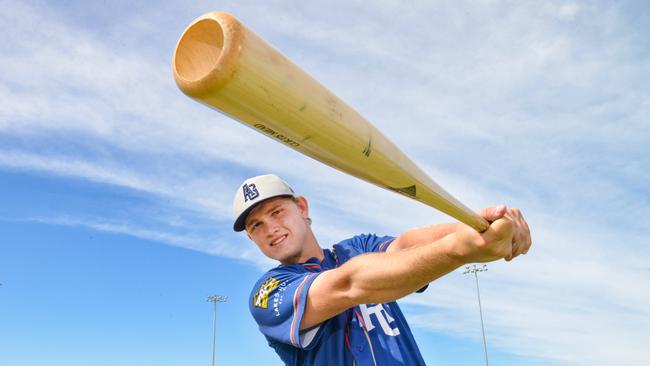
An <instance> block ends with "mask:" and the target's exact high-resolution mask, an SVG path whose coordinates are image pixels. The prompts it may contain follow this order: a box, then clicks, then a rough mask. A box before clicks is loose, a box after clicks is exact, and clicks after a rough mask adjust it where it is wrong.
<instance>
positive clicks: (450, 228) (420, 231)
mask: <svg viewBox="0 0 650 366" xmlns="http://www.w3.org/2000/svg"><path fill="white" fill-rule="evenodd" d="M456 229H458V224H457V223H453V224H439V225H431V226H426V227H420V228H415V229H410V230H408V231H405V232H404V233H403V234H402V235H400V236H399V237H398V238H397V239H396V240H395V242H394V243H393V244H391V246H390V247H388V248H389V250H388V251H389V252H393V251H398V250H403V249H408V248H412V247H416V246H419V245H423V244H428V243H431V242H434V241H438V240H440V239H442V238H444V237H445V236H447V235H449V234H451V233H453V232H455V231H456Z"/></svg>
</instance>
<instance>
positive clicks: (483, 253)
mask: <svg viewBox="0 0 650 366" xmlns="http://www.w3.org/2000/svg"><path fill="white" fill-rule="evenodd" d="M512 233H513V225H512V222H511V221H510V220H509V219H506V218H504V219H501V220H497V221H495V222H494V223H493V224H492V225H491V226H490V228H489V229H488V230H487V231H486V232H484V233H482V234H479V233H477V232H476V231H474V230H473V229H471V228H469V227H467V226H465V225H459V226H458V229H457V230H456V231H455V232H454V233H452V234H449V235H447V236H445V237H443V238H442V239H440V240H438V241H435V242H429V243H428V244H424V245H417V246H413V247H411V248H409V249H405V250H399V251H395V252H391V253H369V254H365V255H361V256H357V257H354V258H352V259H351V260H349V261H348V262H347V263H345V264H344V265H342V266H341V267H339V268H336V269H333V270H329V271H326V272H324V273H322V274H320V275H319V276H318V277H317V278H316V279H315V280H314V282H313V283H312V285H311V287H310V289H309V292H308V294H307V304H306V309H305V313H304V315H303V318H302V321H301V323H300V328H301V329H305V328H309V327H312V326H314V325H316V324H319V323H321V322H323V321H325V320H327V319H329V318H331V317H333V316H335V315H337V314H339V313H341V312H342V311H344V310H345V309H348V308H350V307H352V306H355V305H358V304H367V303H384V302H388V301H394V300H397V299H399V298H401V297H404V296H406V295H408V294H410V293H412V292H413V291H416V290H418V289H419V288H421V287H422V286H424V285H426V284H427V283H429V282H431V281H433V280H435V279H437V278H439V277H441V276H443V275H445V274H447V273H449V272H451V271H453V270H454V269H456V268H458V267H459V266H461V265H463V264H465V263H472V262H487V261H493V260H497V259H501V258H504V257H506V256H507V255H511V253H512Z"/></svg>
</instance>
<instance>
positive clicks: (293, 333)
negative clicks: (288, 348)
mask: <svg viewBox="0 0 650 366" xmlns="http://www.w3.org/2000/svg"><path fill="white" fill-rule="evenodd" d="M318 274H319V273H312V272H308V271H305V272H303V271H301V270H300V269H298V268H288V269H284V270H279V269H274V270H271V271H269V272H267V273H266V274H265V275H264V276H262V278H261V279H260V280H259V281H258V282H257V284H256V285H255V287H254V288H253V291H252V292H251V295H250V301H249V308H250V311H251V314H252V315H253V318H255V321H256V322H257V324H258V326H259V328H260V331H261V332H262V334H264V335H265V336H266V337H267V338H268V339H269V340H272V341H275V342H280V343H286V344H289V345H292V346H294V347H296V348H302V349H310V348H312V347H313V346H314V345H315V344H316V343H317V339H318V337H319V336H320V333H321V332H320V331H319V330H320V326H316V327H313V328H311V329H308V330H305V331H303V332H300V321H301V320H302V316H303V314H304V312H305V305H306V303H307V293H308V291H309V287H310V286H311V284H312V282H313V281H314V279H316V277H317V276H318Z"/></svg>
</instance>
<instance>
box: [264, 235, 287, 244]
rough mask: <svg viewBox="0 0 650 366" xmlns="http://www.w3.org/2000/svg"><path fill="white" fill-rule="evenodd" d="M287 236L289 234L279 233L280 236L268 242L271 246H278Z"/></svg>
mask: <svg viewBox="0 0 650 366" xmlns="http://www.w3.org/2000/svg"><path fill="white" fill-rule="evenodd" d="M287 236H289V234H284V235H281V236H279V237H277V238H275V239H274V240H273V241H271V243H269V245H270V246H271V247H275V246H278V245H280V244H282V242H284V239H286V238H287Z"/></svg>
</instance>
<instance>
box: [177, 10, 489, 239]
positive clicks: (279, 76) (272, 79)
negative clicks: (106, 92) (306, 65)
mask: <svg viewBox="0 0 650 366" xmlns="http://www.w3.org/2000/svg"><path fill="white" fill-rule="evenodd" d="M173 72H174V78H175V80H176V83H177V84H178V87H179V88H180V89H181V90H182V91H183V92H184V93H185V94H187V95H188V96H190V97H191V98H193V99H195V100H197V101H199V102H201V103H203V104H205V105H207V106H209V107H212V108H215V109H217V110H218V111H220V112H223V113H225V114H226V115H228V116H230V117H232V118H234V119H235V120H238V121H239V122H241V123H243V124H245V125H247V126H249V127H251V128H253V129H255V130H257V131H258V132H261V133H263V134H266V135H267V136H269V137H270V138H272V139H274V140H276V141H279V142H282V143H283V144H285V145H287V146H289V147H291V148H293V149H295V150H298V151H299V152H301V153H303V154H305V155H307V156H310V157H312V158H314V159H316V160H319V161H321V162H323V163H325V164H327V165H329V166H331V167H333V168H336V169H339V170H341V171H343V172H345V173H348V174H351V175H353V176H355V177H358V178H361V179H363V180H365V181H367V182H370V183H373V184H376V185H378V186H380V187H383V188H387V189H389V190H391V191H394V192H397V193H400V194H402V195H404V196H406V197H409V198H412V199H415V200H418V201H420V202H422V203H424V204H427V205H429V206H431V207H434V208H436V209H438V210H440V211H442V212H444V213H446V214H448V215H450V216H452V217H455V218H456V219H458V220H459V221H461V222H464V223H465V224H467V225H469V226H471V227H473V228H474V229H476V230H477V231H479V232H482V231H485V230H486V229H487V228H488V226H489V224H488V222H487V221H485V220H484V219H483V218H482V217H480V216H479V215H478V214H476V213H475V212H473V211H472V210H470V209H469V208H467V207H466V206H464V205H463V204H462V203H460V202H459V201H458V200H456V199H455V198H454V197H452V196H451V195H450V194H449V193H447V192H446V191H445V190H444V189H442V188H441V187H440V186H439V185H438V184H437V183H436V182H434V181H433V179H431V178H430V177H429V176H428V175H427V174H425V173H424V172H423V171H422V170H421V169H420V168H418V167H417V166H416V165H415V164H414V163H413V161H411V159H409V158H408V157H407V156H406V155H405V154H404V153H403V152H402V151H400V149H399V148H397V146H395V145H394V144H393V143H392V142H390V141H389V140H388V139H387V138H386V137H385V136H384V135H383V134H382V133H381V132H379V131H378V130H377V129H376V128H375V127H374V126H373V125H372V124H371V123H370V122H368V121H367V120H366V119H364V118H363V117H362V116H361V115H360V114H359V113H357V112H356V111H355V110H353V109H352V108H351V107H350V106H348V105H347V104H346V103H345V102H343V101H342V100H341V99H340V98H338V97H337V96H336V95H335V94H333V93H332V92H330V91H329V90H328V89H327V88H325V87H324V86H322V85H321V84H320V83H319V82H318V81H316V80H314V79H313V78H312V77H311V76H310V75H309V74H307V73H306V72H305V71H303V70H302V69H300V67H298V66H297V65H295V64H294V63H292V62H291V61H290V60H289V59H287V58H286V57H285V56H284V55H282V54H281V53H280V52H278V51H277V50H276V49H275V48H273V47H272V46H271V45H269V44H268V43H266V42H265V41H264V40H263V39H261V38H260V37H259V36H257V35H256V34H255V33H253V32H252V31H250V30H249V29H247V28H246V27H245V26H244V25H243V24H242V23H241V22H240V21H239V20H237V19H236V18H234V17H233V16H232V15H230V14H227V13H222V12H212V13H207V14H204V15H202V16H200V17H199V18H197V19H196V20H194V22H192V24H190V25H189V26H188V27H187V29H185V31H184V32H183V34H182V35H181V38H180V39H179V41H178V44H177V45H176V50H175V51H174V58H173Z"/></svg>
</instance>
